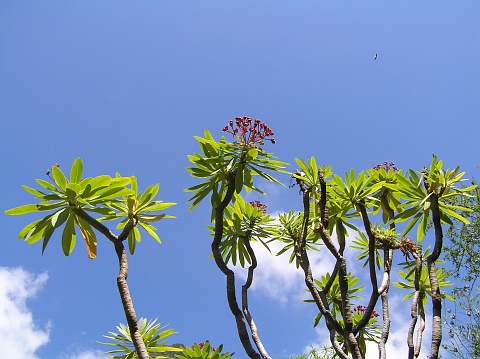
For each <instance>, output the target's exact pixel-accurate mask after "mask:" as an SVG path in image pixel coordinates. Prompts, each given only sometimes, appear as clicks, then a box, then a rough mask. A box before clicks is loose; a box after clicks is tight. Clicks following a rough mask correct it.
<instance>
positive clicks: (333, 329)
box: [296, 181, 358, 358]
mask: <svg viewBox="0 0 480 359" xmlns="http://www.w3.org/2000/svg"><path fill="white" fill-rule="evenodd" d="M297 183H298V184H299V185H300V188H301V191H302V194H303V195H302V199H303V221H302V234H301V236H300V238H299V239H298V242H299V243H298V244H297V245H296V248H298V253H297V257H299V258H300V266H301V267H302V270H303V272H304V277H305V284H306V286H307V288H308V290H309V291H310V295H311V296H312V298H313V300H314V301H315V304H316V305H317V308H318V309H319V311H320V312H321V313H322V315H323V316H324V317H325V323H326V326H327V328H328V330H329V332H330V341H331V343H332V345H333V347H334V349H335V352H336V353H337V354H338V355H339V356H340V357H341V358H348V356H347V354H346V353H345V352H344V350H343V349H342V348H341V346H340V345H339V344H338V342H337V339H336V333H338V334H340V335H342V336H344V337H347V335H346V334H345V330H344V329H343V328H342V326H341V325H340V323H339V322H338V321H337V320H336V319H335V318H334V317H333V315H332V313H331V312H330V308H329V306H328V301H327V298H326V293H325V291H324V290H322V291H319V290H317V288H316V286H315V283H314V280H313V275H312V268H311V266H310V260H309V258H308V254H307V251H306V250H305V247H306V238H307V233H308V223H309V218H310V189H309V188H307V187H305V186H304V184H303V182H300V181H297ZM322 222H323V220H322ZM320 235H321V237H322V240H323V242H324V243H325V245H326V247H327V248H328V249H329V250H330V252H332V253H333V255H334V256H335V257H336V258H337V262H339V260H340V259H342V258H343V257H342V256H341V255H340V253H339V252H338V251H337V249H336V248H335V245H334V244H333V242H332V240H331V239H330V236H329V235H328V233H327V232H326V230H325V228H324V226H323V223H322V224H321V226H320ZM339 266H340V265H339ZM347 289H348V282H347ZM345 340H346V341H347V339H345ZM354 340H355V338H354ZM355 342H356V341H355ZM357 348H358V345H357Z"/></svg>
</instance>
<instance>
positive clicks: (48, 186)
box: [35, 178, 57, 192]
mask: <svg viewBox="0 0 480 359" xmlns="http://www.w3.org/2000/svg"><path fill="white" fill-rule="evenodd" d="M35 181H36V182H37V183H38V184H39V185H40V186H42V187H43V188H46V189H48V190H50V191H54V192H56V191H57V188H56V187H55V186H54V185H53V184H51V183H50V182H47V181H44V180H42V179H38V178H37V179H36V180H35Z"/></svg>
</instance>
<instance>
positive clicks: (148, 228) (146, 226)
mask: <svg viewBox="0 0 480 359" xmlns="http://www.w3.org/2000/svg"><path fill="white" fill-rule="evenodd" d="M138 224H140V226H141V227H142V228H143V229H144V230H145V231H147V233H148V234H149V235H151V236H152V237H153V238H155V240H156V241H157V242H158V243H160V244H162V241H161V240H160V237H159V236H158V235H157V233H156V232H155V227H153V226H152V225H150V224H148V223H142V222H138Z"/></svg>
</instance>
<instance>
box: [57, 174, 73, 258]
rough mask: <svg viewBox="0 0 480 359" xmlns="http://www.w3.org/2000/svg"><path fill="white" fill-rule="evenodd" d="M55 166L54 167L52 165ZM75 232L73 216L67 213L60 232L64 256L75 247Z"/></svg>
mask: <svg viewBox="0 0 480 359" xmlns="http://www.w3.org/2000/svg"><path fill="white" fill-rule="evenodd" d="M54 168H55V167H54ZM75 242H76V234H75V218H74V216H73V215H72V214H71V213H69V216H68V219H67V223H66V224H65V228H64V229H63V233H62V249H63V253H64V254H65V255H66V256H69V255H70V254H71V253H72V251H73V249H74V248H75Z"/></svg>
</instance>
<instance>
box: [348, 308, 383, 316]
mask: <svg viewBox="0 0 480 359" xmlns="http://www.w3.org/2000/svg"><path fill="white" fill-rule="evenodd" d="M367 308H368V307H367V306H365V305H357V306H356V307H355V308H353V312H354V313H360V314H364V313H365V312H366V311H367ZM378 316H379V314H378V313H377V311H376V310H375V309H374V310H373V312H372V318H376V317H378Z"/></svg>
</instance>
